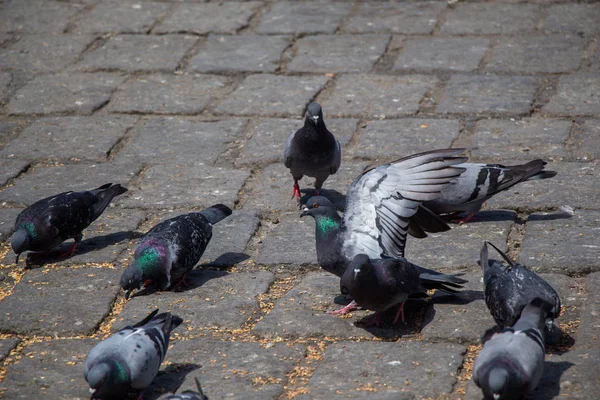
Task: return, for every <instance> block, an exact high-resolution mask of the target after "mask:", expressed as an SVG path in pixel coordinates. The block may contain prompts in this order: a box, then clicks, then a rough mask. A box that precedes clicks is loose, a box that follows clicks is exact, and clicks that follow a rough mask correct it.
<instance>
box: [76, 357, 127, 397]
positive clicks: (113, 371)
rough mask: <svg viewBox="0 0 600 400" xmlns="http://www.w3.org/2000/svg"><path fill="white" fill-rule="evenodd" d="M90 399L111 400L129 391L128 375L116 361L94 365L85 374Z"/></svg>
mask: <svg viewBox="0 0 600 400" xmlns="http://www.w3.org/2000/svg"><path fill="white" fill-rule="evenodd" d="M86 379H87V381H88V384H89V385H90V393H91V395H92V399H112V398H117V397H118V396H122V395H123V393H127V391H128V389H129V374H128V372H127V369H126V368H124V367H123V366H122V365H121V364H120V363H119V362H118V361H115V360H112V361H110V362H104V363H101V364H97V365H95V366H94V367H93V368H92V369H90V371H89V372H88V374H87V378H86Z"/></svg>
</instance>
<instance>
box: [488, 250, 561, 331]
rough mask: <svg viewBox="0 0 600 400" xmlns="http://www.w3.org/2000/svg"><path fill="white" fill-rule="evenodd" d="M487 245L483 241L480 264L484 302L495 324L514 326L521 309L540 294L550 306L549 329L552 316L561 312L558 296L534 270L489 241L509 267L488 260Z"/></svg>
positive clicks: (557, 315) (547, 325) (555, 316)
mask: <svg viewBox="0 0 600 400" xmlns="http://www.w3.org/2000/svg"><path fill="white" fill-rule="evenodd" d="M487 244H488V242H484V244H483V247H482V248H481V255H480V261H479V264H480V265H481V267H482V268H483V284H484V297H485V304H486V305H487V307H488V309H489V310H490V313H491V314H492V317H494V320H495V321H496V324H498V327H500V328H504V327H511V326H513V325H514V324H515V322H516V321H517V319H518V318H519V315H520V314H521V311H522V310H523V308H524V307H525V306H526V305H527V304H529V303H530V302H531V301H532V300H533V299H534V298H536V297H539V298H541V299H542V300H544V301H546V302H547V303H549V304H551V305H552V308H551V309H550V310H549V311H548V313H547V321H546V328H547V329H548V331H551V330H552V325H553V323H554V319H555V318H558V317H559V315H560V297H559V296H558V293H556V290H554V289H553V288H552V286H550V284H549V283H548V282H546V281H545V280H543V279H542V278H541V277H540V276H539V275H538V274H536V273H535V272H533V271H530V270H529V269H527V268H526V267H525V266H524V265H520V264H517V263H515V262H513V261H512V260H511V259H510V258H508V256H507V255H506V254H504V253H503V252H502V251H500V249H498V248H497V247H496V246H494V245H493V244H492V243H489V244H490V246H492V247H493V248H494V249H496V251H497V252H498V253H499V254H500V255H501V256H502V258H504V259H505V260H506V262H507V263H508V266H505V265H504V264H502V263H501V262H499V261H496V260H488V249H487Z"/></svg>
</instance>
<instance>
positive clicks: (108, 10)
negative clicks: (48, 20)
mask: <svg viewBox="0 0 600 400" xmlns="http://www.w3.org/2000/svg"><path fill="white" fill-rule="evenodd" d="M168 9H169V4H166V3H158V2H149V1H141V2H139V1H114V0H113V1H108V2H103V3H100V4H97V5H96V6H95V7H94V8H92V10H91V11H89V12H87V13H85V14H84V15H83V16H82V17H81V18H79V19H78V20H77V23H76V25H75V28H74V31H75V32H83V33H106V32H118V33H145V32H148V31H149V30H150V28H152V26H153V25H154V24H155V23H156V21H157V20H158V19H159V18H160V17H161V16H163V15H164V14H165V13H166V11H167V10H168Z"/></svg>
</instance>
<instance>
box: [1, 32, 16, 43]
mask: <svg viewBox="0 0 600 400" xmlns="http://www.w3.org/2000/svg"><path fill="white" fill-rule="evenodd" d="M14 39H15V35H9V34H5V33H0V46H2V45H4V43H8V42H10V41H12V40H14Z"/></svg>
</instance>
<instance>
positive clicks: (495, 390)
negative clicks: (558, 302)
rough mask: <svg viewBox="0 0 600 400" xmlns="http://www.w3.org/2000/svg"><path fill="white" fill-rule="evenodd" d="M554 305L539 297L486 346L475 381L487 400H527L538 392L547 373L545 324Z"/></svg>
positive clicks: (480, 355) (476, 362) (477, 360)
mask: <svg viewBox="0 0 600 400" xmlns="http://www.w3.org/2000/svg"><path fill="white" fill-rule="evenodd" d="M551 307H552V305H551V304H549V303H547V302H545V301H544V300H543V299H541V298H539V297H536V298H535V299H533V300H532V301H531V302H530V303H529V304H527V305H526V306H525V308H524V309H523V312H522V313H521V316H520V317H519V319H518V320H517V322H516V323H515V325H514V326H513V327H512V328H504V329H503V330H502V331H501V332H499V333H496V334H495V335H494V336H492V337H491V339H489V340H488V341H487V342H485V344H484V346H483V349H481V351H480V352H479V354H478V355H477V358H476V359H475V364H474V365H473V380H474V381H475V384H476V385H477V386H479V387H480V388H481V390H482V391H483V395H484V397H485V399H488V400H492V399H493V400H500V399H502V400H512V399H515V400H516V399H524V398H525V396H526V395H527V393H528V392H530V391H532V390H533V389H535V387H536V386H537V384H538V382H539V381H540V378H541V376H542V371H543V369H544V351H545V348H544V334H543V326H544V320H545V319H546V314H547V312H548V310H549V309H550V308H551Z"/></svg>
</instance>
